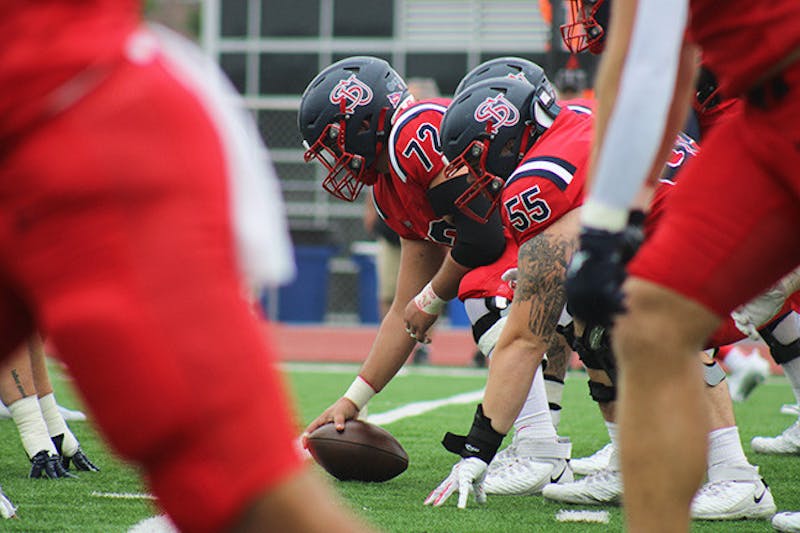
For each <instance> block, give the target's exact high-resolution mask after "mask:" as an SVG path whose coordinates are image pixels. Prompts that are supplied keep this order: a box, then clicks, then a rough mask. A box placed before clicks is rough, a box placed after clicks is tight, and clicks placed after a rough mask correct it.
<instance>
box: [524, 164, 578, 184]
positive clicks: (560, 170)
mask: <svg viewBox="0 0 800 533" xmlns="http://www.w3.org/2000/svg"><path fill="white" fill-rule="evenodd" d="M531 170H544V171H547V172H552V173H553V174H555V175H556V176H558V177H559V178H561V179H562V180H564V181H565V182H566V183H567V185H569V184H570V183H572V177H573V174H572V172H570V171H569V170H567V169H566V168H564V167H563V166H561V165H559V164H558V163H554V162H552V161H529V162H527V163H525V164H523V165H521V166H520V167H519V168H518V169H517V170H515V171H514V174H522V173H523V172H530V171H531Z"/></svg>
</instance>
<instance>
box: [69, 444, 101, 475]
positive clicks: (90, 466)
mask: <svg viewBox="0 0 800 533" xmlns="http://www.w3.org/2000/svg"><path fill="white" fill-rule="evenodd" d="M70 461H72V464H73V465H75V470H82V471H84V472H99V471H100V469H99V468H98V467H97V466H96V465H95V464H94V463H93V462H91V461H90V460H89V458H88V457H87V456H86V454H85V453H83V450H81V449H80V448H78V451H77V452H75V454H74V455H73V456H72V457H67V456H66V455H64V456H62V457H61V464H63V465H64V468H66V469H67V470H69V463H70Z"/></svg>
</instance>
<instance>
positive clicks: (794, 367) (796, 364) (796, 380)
mask: <svg viewBox="0 0 800 533" xmlns="http://www.w3.org/2000/svg"><path fill="white" fill-rule="evenodd" d="M781 368H782V369H783V374H784V375H785V376H786V379H788V380H789V384H790V385H791V386H792V392H794V399H795V401H796V402H797V403H800V357H798V358H797V359H792V360H791V361H789V362H788V363H783V364H782V365H781Z"/></svg>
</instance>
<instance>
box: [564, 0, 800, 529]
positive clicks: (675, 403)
mask: <svg viewBox="0 0 800 533" xmlns="http://www.w3.org/2000/svg"><path fill="white" fill-rule="evenodd" d="M614 10H615V12H614V16H613V17H612V22H613V27H612V32H613V33H614V36H613V39H611V40H609V44H608V49H607V50H606V52H605V54H606V56H605V57H604V58H603V62H602V65H601V70H600V75H599V76H598V94H599V95H600V106H599V110H600V111H599V112H598V117H599V119H598V127H597V142H596V143H595V150H596V158H595V159H594V161H595V164H594V166H593V169H594V170H593V173H592V175H593V177H594V183H593V185H592V188H591V194H590V197H589V198H588V199H587V202H586V205H585V206H584V210H583V214H582V223H583V227H584V230H583V233H582V238H581V251H580V253H579V254H578V255H577V260H576V261H575V263H574V265H573V268H571V271H570V280H569V284H568V290H569V293H570V305H571V308H572V309H573V310H574V311H575V313H576V314H577V315H578V316H580V317H581V318H583V319H587V318H594V319H597V320H605V321H608V322H611V321H613V322H614V334H613V339H614V348H615V353H616V355H617V357H618V362H619V364H620V366H621V367H622V368H623V372H622V374H621V376H622V383H621V388H623V390H624V391H625V395H624V396H623V397H622V398H621V402H620V420H621V437H622V438H621V440H622V468H623V475H624V477H625V493H624V499H625V511H626V519H627V524H628V527H629V528H630V529H631V530H632V531H686V530H688V528H689V525H688V521H689V517H690V504H691V500H692V497H693V496H694V493H695V490H696V488H697V487H698V485H699V484H700V482H701V480H702V474H703V470H704V468H703V463H704V455H705V450H706V444H707V443H706V435H707V430H708V426H707V421H705V420H703V419H701V418H698V417H696V416H694V413H693V412H692V406H696V405H698V403H699V401H700V399H701V397H702V386H701V385H700V383H699V379H698V378H697V375H698V374H699V370H700V369H699V368H698V366H697V363H696V361H695V356H694V354H695V353H696V351H697V350H698V349H699V348H701V347H702V346H703V343H704V342H705V341H706V339H707V338H708V337H709V336H710V334H711V333H712V332H713V331H714V330H715V329H716V328H717V327H718V325H719V323H720V321H721V320H722V319H723V318H724V317H726V316H727V315H728V314H729V313H730V312H731V311H732V310H733V309H734V308H735V307H736V306H738V305H741V304H742V303H744V302H747V301H749V300H751V299H752V298H753V297H755V296H756V295H758V294H759V293H760V292H762V291H764V290H765V289H766V288H768V287H769V286H770V285H772V284H773V283H775V282H776V281H777V280H778V279H780V278H781V277H782V276H784V275H785V274H787V273H788V272H790V271H792V270H793V269H795V268H796V267H797V265H798V264H800V246H798V245H800V242H798V238H797V236H798V234H797V232H796V231H795V229H796V227H797V224H798V220H800V218H799V217H798V214H797V212H798V208H797V205H798V193H797V191H798V182H797V179H798V178H797V172H796V168H797V165H798V164H800V160H798V154H797V150H796V144H797V143H798V142H800V129H798V126H797V124H798V122H797V120H798V118H800V103H798V102H799V101H798V96H800V95H798V94H796V93H797V91H798V87H799V86H800V62H799V61H798V59H800V4H798V3H797V2H794V1H791V0H785V1H780V2H770V3H767V4H761V3H759V4H754V3H749V2H723V3H719V2H712V1H709V0H681V1H674V2H653V1H629V2H620V3H618V4H615V8H614ZM690 11H691V17H690V16H689V13H690ZM687 29H688V31H687ZM617 32H619V33H617ZM687 36H688V39H686V37H687ZM765 41H766V42H765ZM756 42H758V43H763V44H764V45H763V46H762V45H759V46H754V45H753V43H756ZM693 43H694V44H696V45H697V47H699V48H700V49H701V51H702V55H703V58H704V61H706V63H707V65H708V67H709V68H710V69H711V70H712V71H713V72H714V73H715V74H716V75H717V76H718V79H719V82H720V89H721V91H722V93H723V94H727V95H730V96H739V95H741V96H743V97H744V98H745V101H744V108H745V112H744V113H742V114H741V115H739V116H738V117H736V118H733V119H731V120H730V121H727V122H726V123H724V124H721V125H719V126H718V127H717V128H716V129H715V131H714V133H713V134H712V135H711V136H710V138H709V139H708V142H706V143H705V144H704V148H703V150H702V151H701V152H700V154H698V156H697V157H696V158H695V159H694V160H693V162H692V163H691V164H690V165H689V166H688V167H687V169H686V174H685V175H684V176H683V177H682V178H681V180H680V181H679V182H678V184H677V185H676V186H675V190H674V192H673V193H671V197H670V206H669V209H667V210H666V211H665V214H664V219H663V221H662V224H661V225H660V227H659V230H658V231H657V232H655V234H654V235H653V238H651V239H649V240H648V241H647V242H645V243H644V245H643V247H642V249H641V250H640V251H639V253H637V255H636V256H635V257H634V258H633V260H632V262H631V263H630V264H629V265H628V267H627V272H628V274H629V275H630V279H629V280H628V281H627V282H626V283H625V286H624V291H622V290H620V285H621V282H622V279H623V278H624V269H623V266H622V264H621V261H620V258H619V254H618V253H617V251H616V248H617V246H618V244H617V243H619V240H620V238H621V230H622V229H623V227H624V224H625V221H626V220H627V211H628V208H629V206H630V205H631V202H632V198H633V197H634V196H635V195H636V194H637V193H638V191H639V189H640V186H641V184H642V183H643V182H645V181H647V180H651V179H652V178H653V176H654V169H657V168H659V167H660V165H661V162H662V161H664V160H665V159H666V155H667V152H668V148H669V144H668V142H666V141H671V139H673V138H674V134H675V131H676V130H677V129H678V128H679V127H680V123H681V122H682V121H683V118H684V117H685V115H686V110H687V106H688V104H689V102H690V94H691V84H692V80H693V75H694V72H695V69H696V67H695V57H696V55H695V49H694V45H693ZM645 95H646V96H645ZM645 97H646V98H647V99H648V100H647V102H644V101H643V100H642V99H643V98H645ZM753 198H758V202H752V199H753ZM709 205H721V206H723V207H724V208H723V209H712V210H709V209H708V208H707V207H708V206H709ZM734 206H747V209H746V210H745V211H744V212H743V214H742V215H741V216H735V217H732V216H730V212H729V209H730V208H733V207H734ZM701 212H702V216H699V214H700V213H701ZM623 299H624V300H623ZM623 311H624V312H623ZM615 313H619V314H618V315H617V316H616V317H613V316H612V315H614V314H615ZM654 364H655V365H657V367H658V369H659V372H653V365H654ZM651 375H653V376H657V379H654V378H649V377H648V376H651ZM656 480H657V481H656ZM760 497H761V495H760V494H756V495H755V498H756V499H758V498H760Z"/></svg>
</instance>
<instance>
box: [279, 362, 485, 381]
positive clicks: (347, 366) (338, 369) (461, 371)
mask: <svg viewBox="0 0 800 533" xmlns="http://www.w3.org/2000/svg"><path fill="white" fill-rule="evenodd" d="M280 366H281V368H282V369H283V370H286V371H289V372H313V373H316V374H352V375H355V374H356V373H357V372H358V369H359V368H360V367H361V365H359V364H356V363H297V362H292V363H281V365H280ZM487 373H488V370H487V369H485V368H468V367H456V366H408V365H407V366H404V367H403V368H401V369H400V371H399V372H398V373H397V376H398V377H402V376H446V377H457V378H462V377H463V378H473V377H485V376H486V375H487Z"/></svg>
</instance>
